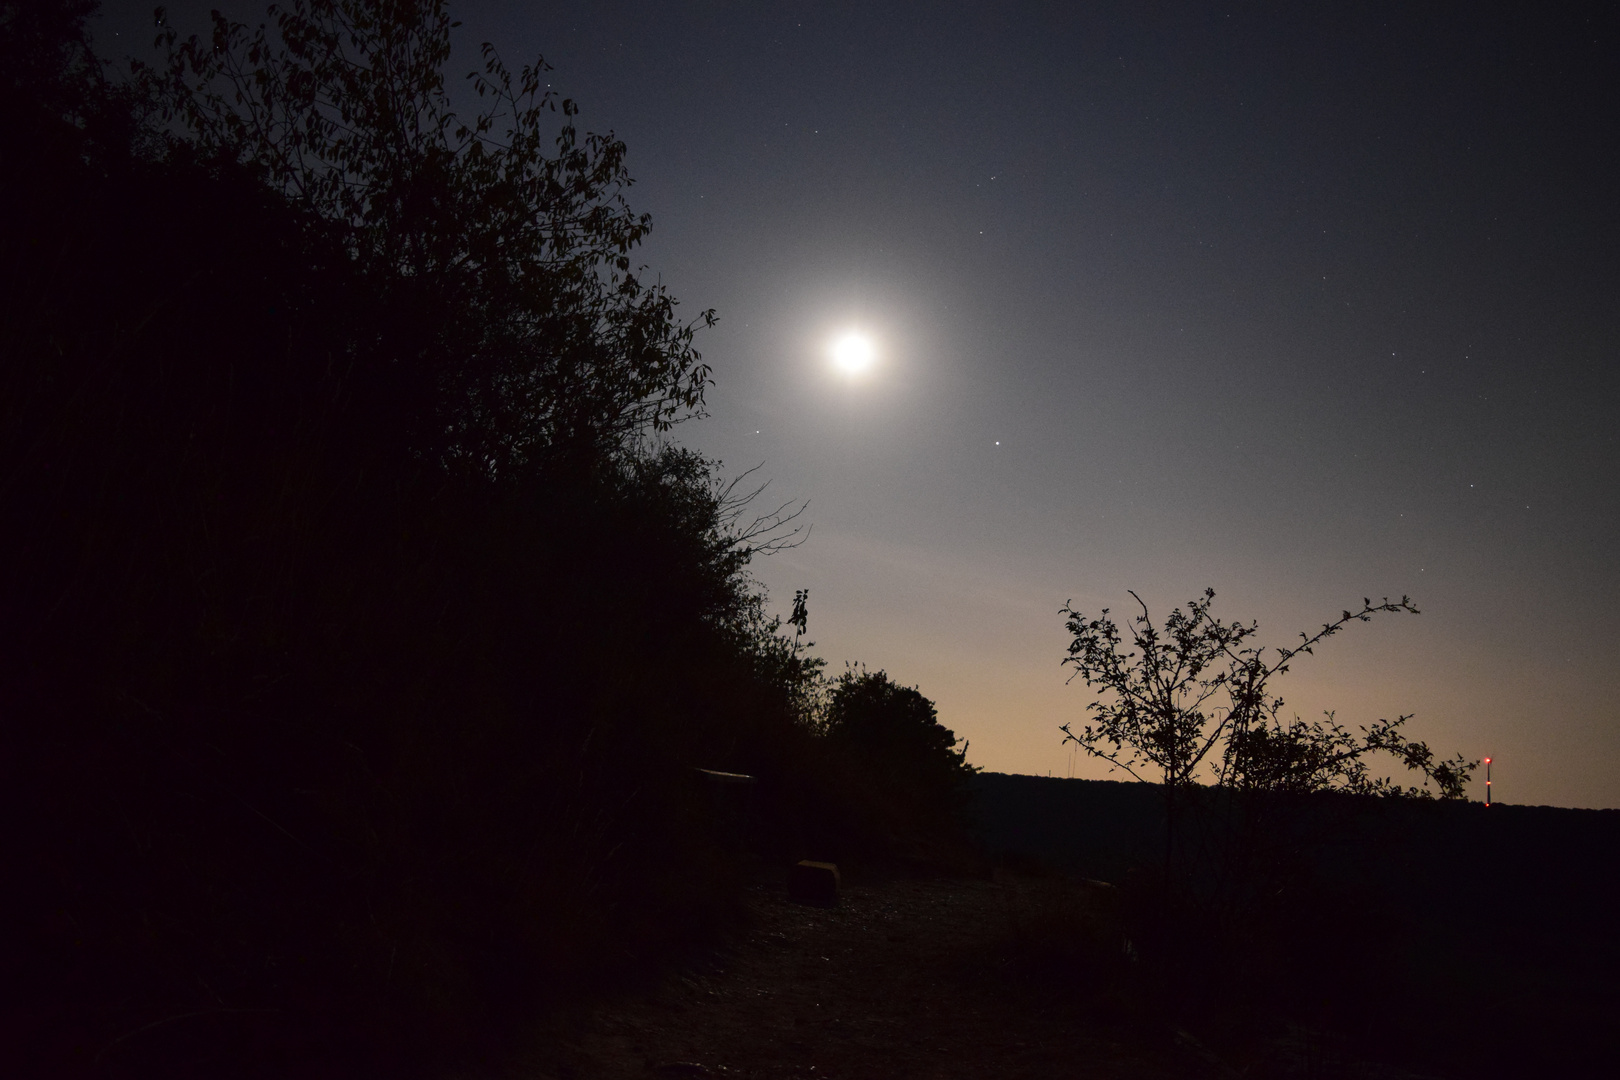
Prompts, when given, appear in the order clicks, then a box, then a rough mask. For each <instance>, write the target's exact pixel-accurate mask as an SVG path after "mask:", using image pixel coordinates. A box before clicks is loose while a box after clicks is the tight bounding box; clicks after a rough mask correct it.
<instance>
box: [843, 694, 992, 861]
mask: <svg viewBox="0 0 1620 1080" xmlns="http://www.w3.org/2000/svg"><path fill="white" fill-rule="evenodd" d="M822 732H823V735H822V738H823V740H824V742H825V744H826V747H827V749H828V750H829V751H830V752H831V755H832V759H833V762H834V763H835V767H836V768H837V769H838V774H837V782H838V783H839V784H840V785H841V787H842V794H841V798H840V802H841V803H842V804H843V805H844V806H846V807H848V808H850V810H851V811H852V812H855V813H857V814H859V815H861V816H862V817H861V821H860V822H859V823H858V824H856V825H855V826H854V830H853V831H855V832H856V833H857V834H858V835H865V836H874V837H877V836H881V837H885V838H886V839H887V842H888V844H889V845H890V846H891V847H892V848H898V849H904V848H905V847H907V846H908V845H909V846H910V849H911V853H912V854H918V853H921V852H922V851H923V850H926V849H927V848H928V847H929V845H930V844H931V843H932V844H937V843H938V842H940V841H942V840H946V839H948V838H953V837H955V835H956V834H957V833H958V832H959V831H960V828H961V812H962V809H963V806H964V805H965V802H966V799H967V786H966V781H967V778H968V777H969V776H971V775H972V774H973V772H974V771H975V770H974V769H973V767H972V766H970V765H968V764H967V762H966V755H967V746H966V745H965V744H964V745H963V746H962V747H961V749H960V750H958V749H957V746H956V744H957V742H958V740H957V737H956V734H955V733H954V732H952V731H951V730H950V729H949V728H947V727H945V726H944V725H943V724H941V723H939V721H938V719H937V713H936V711H935V708H934V703H933V702H932V701H930V700H928V699H927V698H926V697H924V696H923V695H922V694H921V693H920V692H919V691H918V690H916V689H915V688H913V687H908V686H901V685H900V684H898V683H896V682H895V681H894V680H893V679H891V678H890V677H889V675H888V673H887V672H885V671H881V670H880V671H867V670H866V669H865V668H859V669H856V668H849V669H846V670H845V672H844V673H843V674H842V675H840V676H839V677H838V678H837V679H836V680H834V681H833V682H832V684H831V686H830V687H829V689H828V692H827V702H826V708H825V712H824V715H823V718H822ZM919 844H921V845H922V847H918V846H917V845H919Z"/></svg>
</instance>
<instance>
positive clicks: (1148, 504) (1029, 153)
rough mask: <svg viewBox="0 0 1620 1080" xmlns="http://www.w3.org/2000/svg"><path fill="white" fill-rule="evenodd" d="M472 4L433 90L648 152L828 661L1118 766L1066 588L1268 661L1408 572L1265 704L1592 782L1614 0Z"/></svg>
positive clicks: (716, 440)
mask: <svg viewBox="0 0 1620 1080" xmlns="http://www.w3.org/2000/svg"><path fill="white" fill-rule="evenodd" d="M216 3H217V0H216ZM169 6H170V11H171V15H172V16H173V17H174V21H175V22H176V24H177V25H178V26H180V27H181V28H182V29H183V30H186V31H188V32H189V31H190V30H192V29H198V30H200V29H202V27H203V24H202V23H201V21H200V13H201V12H203V11H205V10H206V8H207V7H208V6H210V5H209V4H207V3H203V4H191V3H180V2H176V3H171V4H170V5H169ZM149 7H150V5H149V4H147V3H123V2H119V3H109V4H108V5H107V11H106V14H105V16H104V17H103V18H102V19H101V20H100V22H99V23H98V24H96V25H97V27H98V35H99V38H100V42H101V45H102V48H103V50H104V51H105V52H106V53H108V54H109V55H115V54H123V53H128V52H131V51H134V45H133V43H145V42H146V41H147V40H148V39H149V37H150V34H149V32H148V31H147V30H146V29H145V25H144V24H145V20H146V12H147V11H148V9H149ZM452 10H453V11H455V12H456V14H457V15H458V17H459V18H461V19H462V20H463V22H464V25H463V27H462V28H461V29H460V30H459V31H458V34H459V36H458V38H457V44H458V55H457V57H456V58H455V59H454V60H453V61H452V69H453V71H454V72H455V73H456V74H457V75H458V76H459V74H461V73H463V72H464V71H466V70H470V69H472V68H473V67H474V66H476V64H477V46H478V44H479V43H480V42H481V41H484V40H489V41H493V42H494V43H495V44H496V45H497V46H498V47H499V49H500V51H501V52H502V54H503V56H504V57H505V58H506V59H507V60H508V62H509V63H511V64H513V65H514V66H515V65H517V64H519V63H522V62H525V61H528V60H532V59H533V57H534V56H535V55H536V54H543V55H544V56H545V58H546V60H547V61H548V62H549V63H551V64H552V65H553V67H554V68H555V70H554V71H553V72H552V73H551V74H550V76H549V77H550V79H551V82H552V84H553V86H554V87H555V88H557V89H559V90H560V91H562V92H563V93H564V94H566V95H567V96H570V97H573V98H575V99H576V100H577V101H578V102H579V103H580V105H581V115H580V124H581V126H582V127H583V128H586V129H589V130H597V131H602V130H608V129H611V130H612V131H613V132H614V133H615V134H617V135H618V136H619V137H620V138H622V139H624V140H625V141H626V143H627V144H628V145H629V148H630V152H629V165H630V169H631V172H632V174H633V175H634V176H635V177H636V178H637V184H636V186H635V187H634V188H633V189H632V190H631V192H630V199H631V203H632V205H633V206H634V207H635V208H636V209H638V210H643V211H646V212H649V213H651V214H652V216H653V221H654V231H653V236H652V238H651V240H650V242H649V243H648V244H647V245H646V247H645V248H644V261H645V262H646V263H647V264H648V265H649V266H650V267H651V268H652V269H653V270H654V271H655V272H656V273H657V274H658V275H660V276H661V278H662V280H663V281H664V282H665V283H667V284H668V285H669V286H670V287H671V289H672V291H673V292H674V293H675V295H676V296H678V297H680V298H681V299H682V300H683V303H684V305H685V306H686V308H688V309H689V310H690V312H691V314H692V315H694V316H695V315H696V314H697V312H698V311H699V310H701V309H703V308H707V307H711V306H712V307H715V308H717V309H719V313H720V318H721V322H720V324H719V325H718V326H717V327H716V328H715V329H714V330H712V331H708V332H705V333H704V334H702V335H701V339H700V347H701V348H702V350H703V352H704V357H705V359H706V360H707V361H709V362H711V363H712V364H713V366H714V374H715V379H716V385H715V386H714V387H713V389H712V391H711V393H710V396H709V406H710V407H709V413H710V415H709V416H708V417H707V418H706V419H703V420H699V421H694V422H692V423H689V424H687V425H685V426H683V427H681V428H680V429H678V432H677V435H676V437H677V438H678V440H679V441H680V442H682V443H685V444H687V445H690V446H693V447H696V448H698V449H700V450H702V451H704V452H705V453H708V454H710V455H713V456H715V457H718V458H720V459H722V460H723V461H724V462H725V466H726V471H727V472H728V473H729V474H732V475H735V474H736V473H738V472H740V471H741V470H743V469H746V468H749V467H752V466H755V465H762V466H763V467H762V468H761V470H760V472H759V474H758V475H759V476H761V477H763V478H769V479H770V480H771V486H770V488H769V490H768V491H767V493H766V496H767V497H769V496H775V497H776V499H777V501H785V500H787V499H790V498H792V499H808V500H810V507H809V509H808V511H807V512H806V514H805V515H804V518H803V520H804V521H806V522H810V523H813V526H814V528H813V532H812V534H811V536H810V538H809V540H808V542H806V543H805V544H804V545H803V546H801V547H799V548H797V549H794V550H792V551H788V552H783V553H779V554H776V555H773V556H771V557H769V558H766V559H763V560H761V561H759V562H758V563H757V565H756V567H755V569H756V572H757V574H758V577H759V579H760V580H761V582H763V583H764V584H765V585H766V586H767V587H768V588H769V589H770V593H771V605H772V609H773V610H775V611H779V612H780V613H781V614H782V615H784V616H785V615H786V614H787V608H788V606H789V605H790V602H791V598H792V595H793V590H794V589H797V588H808V589H809V590H810V603H809V611H810V631H811V634H810V636H811V637H812V638H813V639H814V640H815V641H816V643H817V651H818V652H819V653H820V654H821V655H823V656H825V657H826V658H827V659H828V660H829V661H830V662H831V664H832V666H833V669H834V670H842V667H843V663H844V662H845V661H846V660H855V661H864V662H865V663H866V664H867V665H868V666H870V667H872V668H874V669H875V668H880V667H881V668H884V669H886V670H887V671H888V672H889V673H890V674H891V675H893V676H894V677H895V678H896V679H898V680H900V681H902V682H904V683H907V684H914V685H916V686H918V688H919V689H921V690H922V692H923V693H924V694H926V695H927V696H928V697H930V698H932V699H934V700H935V702H936V703H937V704H938V707H939V713H940V719H941V721H942V722H944V723H945V724H946V725H948V726H949V727H951V728H953V729H954V730H955V731H956V732H957V733H958V734H959V735H963V736H966V737H967V738H968V739H970V740H971V749H970V750H969V752H968V759H969V761H971V762H973V763H975V764H978V765H981V766H984V767H985V768H987V769H992V770H998V771H1006V772H1023V773H1038V774H1045V773H1047V772H1048V771H1050V772H1051V773H1053V774H1054V775H1069V774H1070V772H1071V770H1072V773H1073V775H1076V776H1106V775H1108V774H1107V767H1106V765H1103V764H1101V763H1096V762H1088V761H1086V760H1084V759H1083V758H1082V759H1080V760H1075V759H1074V758H1073V755H1072V754H1071V752H1070V750H1067V749H1065V748H1064V747H1063V746H1062V745H1061V743H1060V739H1061V735H1060V734H1059V732H1058V730H1057V727H1058V725H1059V724H1062V723H1065V722H1068V721H1072V720H1076V719H1079V718H1080V717H1081V715H1082V710H1083V708H1084V705H1085V703H1086V701H1087V700H1088V699H1089V696H1090V695H1089V692H1088V691H1086V690H1085V688H1084V687H1082V686H1080V685H1078V684H1077V685H1069V686H1066V685H1065V678H1066V671H1065V669H1063V668H1061V667H1060V665H1059V661H1060V660H1061V659H1062V657H1063V655H1064V649H1065V646H1066V644H1067V639H1066V637H1065V634H1064V631H1063V620H1062V618H1061V617H1060V616H1059V615H1058V609H1059V608H1060V607H1061V606H1062V605H1063V603H1064V602H1065V601H1066V600H1071V599H1072V600H1073V602H1074V605H1075V606H1076V607H1077V608H1079V609H1080V610H1082V611H1085V612H1086V613H1088V614H1090V613H1093V612H1095V611H1096V610H1098V609H1100V608H1102V607H1105V606H1107V607H1111V608H1113V609H1114V611H1115V612H1116V613H1117V614H1118V613H1127V612H1128V611H1129V608H1130V604H1131V601H1130V597H1129V594H1128V593H1127V591H1126V590H1128V589H1135V590H1136V591H1137V592H1139V593H1140V594H1141V595H1142V596H1143V598H1144V599H1146V600H1147V601H1148V602H1149V603H1150V604H1151V605H1153V607H1154V610H1155V613H1156V614H1158V615H1160V616H1162V615H1163V614H1164V613H1165V611H1166V610H1167V609H1168V607H1169V606H1170V605H1172V604H1175V603H1178V602H1185V601H1186V600H1187V599H1189V598H1190V597H1193V596H1195V595H1197V594H1198V593H1199V592H1201V591H1202V589H1203V588H1204V587H1205V586H1206V585H1208V586H1213V587H1214V588H1215V590H1216V592H1217V600H1216V608H1215V610H1216V613H1217V614H1220V615H1222V616H1224V617H1227V618H1242V619H1245V620H1247V619H1250V618H1255V619H1258V620H1259V621H1260V624H1261V628H1262V635H1261V640H1263V641H1268V642H1273V643H1276V644H1285V643H1287V642H1289V641H1290V639H1295V640H1297V638H1295V635H1296V634H1297V633H1298V631H1300V630H1305V629H1315V628H1316V627H1318V626H1319V625H1320V624H1321V623H1322V622H1323V621H1326V620H1329V619H1332V618H1335V617H1337V615H1338V613H1339V612H1340V610H1341V609H1343V608H1345V607H1355V606H1358V605H1359V602H1360V601H1361V599H1362V598H1363V597H1371V598H1373V600H1374V602H1377V600H1378V599H1380V598H1381V597H1384V596H1389V597H1392V598H1398V597H1400V596H1401V595H1402V594H1408V595H1410V596H1411V597H1412V598H1413V600H1414V601H1415V602H1416V603H1417V605H1418V606H1419V607H1420V608H1421V609H1422V611H1423V614H1422V615H1420V616H1410V615H1402V616H1382V617H1380V618H1378V619H1376V620H1375V621H1374V622H1372V623H1370V624H1366V625H1355V626H1353V627H1352V628H1351V629H1349V630H1348V631H1346V632H1345V633H1344V634H1343V635H1341V636H1340V637H1338V638H1335V639H1334V640H1333V641H1331V642H1329V643H1328V644H1327V646H1325V647H1324V648H1323V649H1321V650H1319V651H1318V654H1317V655H1316V656H1315V657H1314V658H1304V659H1302V661H1301V662H1299V663H1298V664H1297V665H1296V666H1295V668H1294V670H1293V671H1292V672H1291V673H1290V674H1289V675H1287V676H1286V677H1284V678H1283V680H1282V681H1281V682H1280V683H1278V684H1277V689H1278V690H1280V691H1281V693H1282V695H1283V697H1285V698H1286V699H1287V702H1288V710H1289V711H1292V712H1297V713H1298V714H1299V715H1300V716H1302V717H1304V718H1306V719H1311V718H1314V717H1315V716H1317V715H1319V714H1320V712H1321V711H1322V710H1324V709H1334V710H1336V711H1337V717H1338V719H1339V720H1340V721H1341V722H1344V723H1348V724H1350V725H1351V726H1352V727H1354V725H1356V724H1360V723H1367V722H1370V721H1372V720H1374V719H1377V718H1378V717H1382V716H1392V715H1394V714H1396V713H1415V714H1416V715H1415V718H1414V719H1413V720H1412V722H1411V724H1410V725H1409V730H1410V732H1411V733H1412V735H1414V736H1415V737H1417V738H1422V739H1425V740H1427V741H1428V742H1429V743H1430V744H1431V745H1432V746H1433V747H1434V748H1435V749H1436V750H1437V751H1439V752H1441V753H1442V754H1450V753H1452V752H1454V751H1458V750H1460V751H1462V752H1463V753H1465V754H1467V755H1468V757H1470V758H1479V757H1483V756H1485V755H1490V756H1492V757H1493V758H1494V759H1495V766H1494V774H1493V777H1494V779H1495V781H1496V784H1495V790H1496V793H1497V797H1498V798H1499V799H1500V800H1503V801H1507V802H1514V803H1552V804H1559V805H1566V806H1595V807H1604V806H1609V807H1613V806H1620V705H1617V704H1616V694H1615V691H1616V677H1617V675H1620V617H1617V613H1620V574H1617V572H1616V568H1615V554H1614V553H1615V550H1616V546H1617V544H1616V541H1617V532H1620V476H1617V473H1620V442H1617V431H1620V428H1617V424H1616V420H1615V415H1614V414H1615V409H1616V405H1617V403H1620V393H1617V391H1620V370H1617V369H1620V363H1617V361H1620V355H1617V352H1620V350H1617V345H1620V328H1617V316H1620V305H1617V300H1620V258H1617V255H1616V252H1617V250H1620V246H1617V245H1620V216H1617V209H1616V207H1617V195H1620V180H1617V169H1620V153H1617V145H1616V142H1617V137H1620V116H1617V115H1616V114H1617V113H1620V93H1617V90H1620V87H1617V86H1616V79H1615V72H1620V55H1617V50H1616V47H1615V43H1616V40H1617V37H1616V33H1615V27H1614V16H1613V15H1612V13H1611V9H1609V8H1608V7H1607V6H1606V5H1604V6H1600V5H1596V4H1594V5H1591V6H1590V7H1588V8H1586V9H1580V10H1578V9H1575V8H1558V9H1549V8H1548V7H1546V6H1542V5H1534V6H1532V5H1522V6H1519V7H1518V8H1517V9H1515V10H1511V11H1502V12H1497V13H1491V12H1488V11H1486V10H1485V9H1484V8H1483V7H1482V6H1481V5H1477V4H1466V5H1464V4H1458V5H1453V6H1449V7H1446V6H1442V5H1439V4H1425V5H1408V4H1402V5H1393V4H1391V5H1386V6H1384V7H1382V8H1380V7H1378V6H1375V5H1370V4H1355V5H1339V6H1337V7H1335V8H1333V9H1331V10H1328V6H1326V5H1292V4H1290V5H1283V4H1278V5H1255V4H1242V5H1216V4H1185V5H1149V4H1141V3H1135V4H1122V5H1117V6H1111V5H1102V4H1092V5H1085V6H1083V7H1081V6H1080V5H1059V4H1044V5H1043V4H1030V5H1012V4H996V5H988V4H971V5H970V4H948V3H940V2H933V3H918V4H900V3H883V4H878V3H870V2H868V3H859V4H832V3H798V4H786V3H758V2H756V3H709V4H704V3H652V2H637V3H613V2H603V0H594V2H591V3H576V4H558V5H539V4H531V3H518V2H511V0H505V2H502V0H484V2H467V3H461V4H459V5H453V8H452ZM227 11H228V12H229V13H231V14H232V15H233V16H234V17H237V18H243V19H249V18H252V20H253V21H257V20H258V16H257V14H256V9H255V7H254V6H253V5H240V4H237V5H231V6H228V7H227ZM126 43H132V44H126ZM850 329H857V330H860V331H862V332H864V333H865V334H867V335H869V336H870V338H871V340H872V341H873V342H874V343H875V345H876V349H877V354H878V355H877V359H876V362H875V364H874V366H873V368H872V369H871V370H870V371H869V372H867V373H866V374H864V375H863V376H861V377H856V378H851V377H849V376H847V375H845V374H843V373H841V372H839V371H838V370H837V369H836V368H835V367H834V366H833V365H832V364H831V362H830V360H829V357H828V347H829V344H830V342H832V341H833V340H834V339H835V338H836V337H837V335H839V334H840V333H843V332H845V331H847V330H850ZM1482 789H1483V784H1476V785H1475V787H1474V793H1475V794H1476V795H1479V794H1482Z"/></svg>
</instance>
